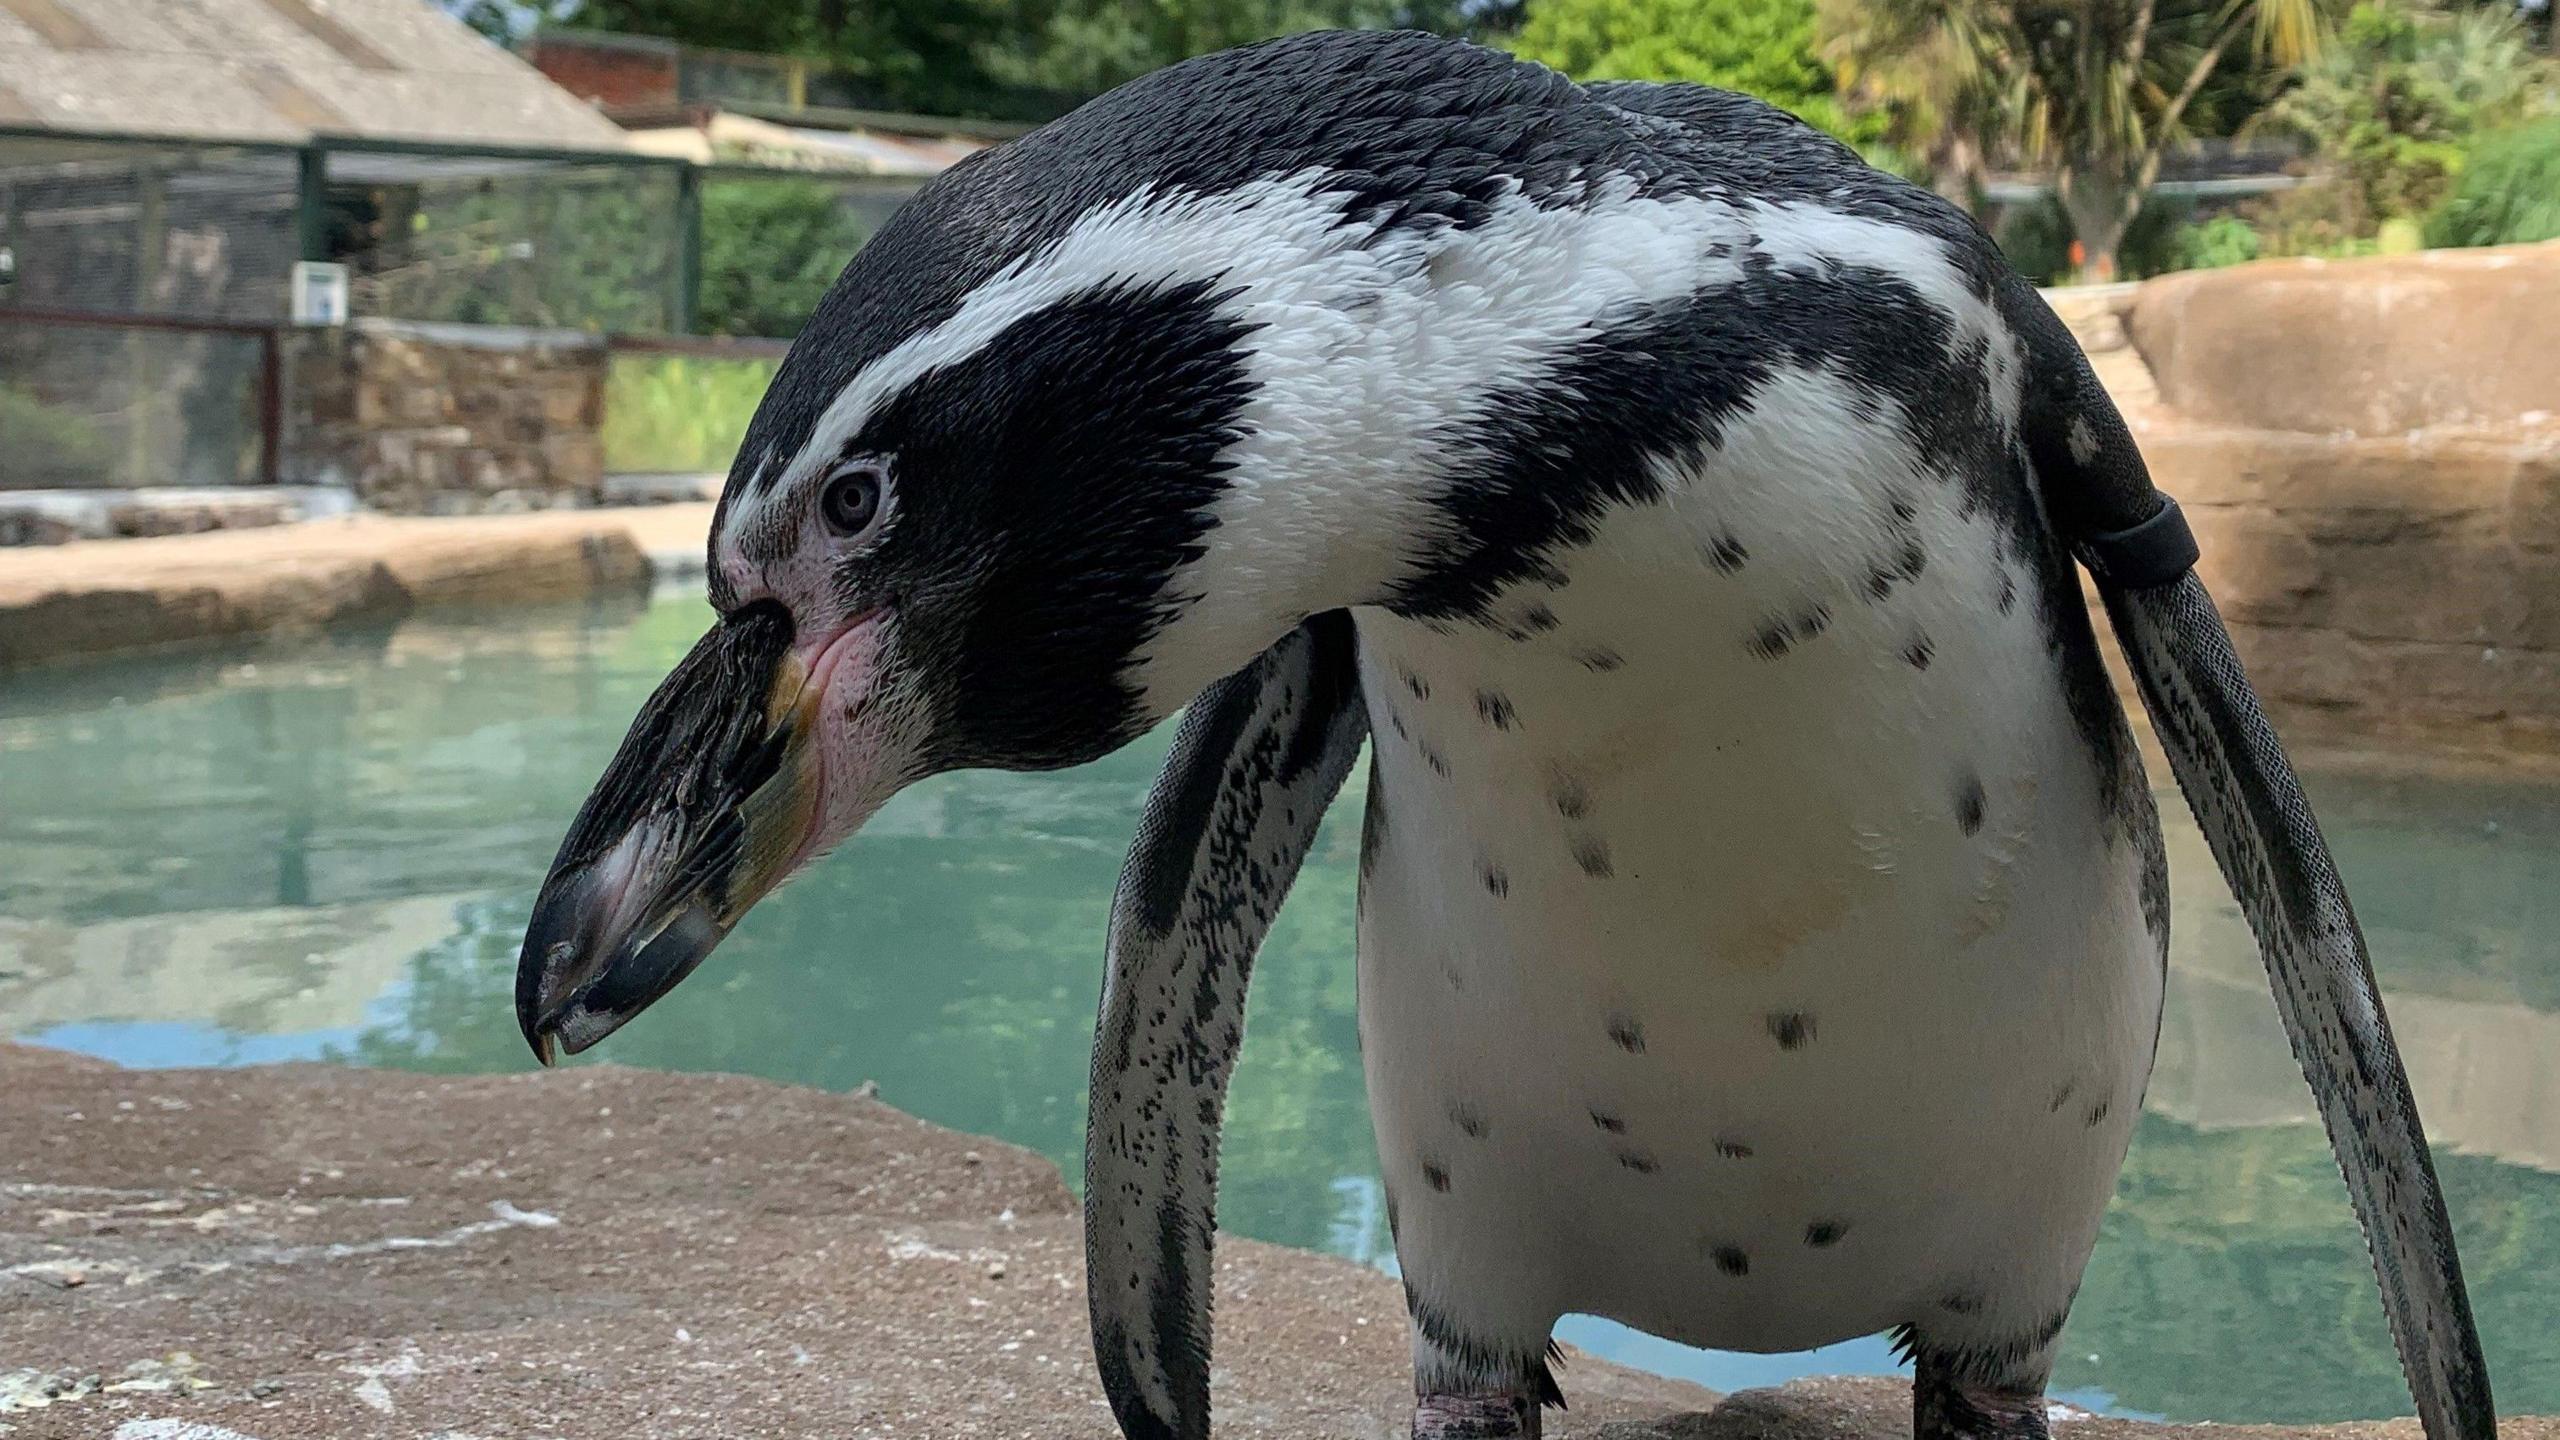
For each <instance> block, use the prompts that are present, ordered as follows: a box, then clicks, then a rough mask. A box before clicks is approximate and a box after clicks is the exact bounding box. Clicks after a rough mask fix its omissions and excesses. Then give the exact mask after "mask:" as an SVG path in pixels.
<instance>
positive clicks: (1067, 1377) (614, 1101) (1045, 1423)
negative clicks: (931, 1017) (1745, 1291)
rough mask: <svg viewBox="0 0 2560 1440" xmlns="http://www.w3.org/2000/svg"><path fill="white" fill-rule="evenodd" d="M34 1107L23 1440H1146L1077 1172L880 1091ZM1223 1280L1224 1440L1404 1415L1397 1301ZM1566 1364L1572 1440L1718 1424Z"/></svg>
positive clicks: (1263, 1266)
mask: <svg viewBox="0 0 2560 1440" xmlns="http://www.w3.org/2000/svg"><path fill="white" fill-rule="evenodd" d="M0 1091H5V1092H6V1093H7V1094H8V1095H9V1096H10V1100H9V1103H8V1104H6V1105H5V1106H0V1427H15V1428H14V1429H7V1428H0V1434H5V1435H7V1436H8V1440H179V1437H184V1440H225V1435H224V1433H221V1432H227V1433H228V1434H236V1435H240V1436H247V1437H252V1440H310V1437H329V1440H394V1437H398V1440H424V1437H431V1436H432V1437H451V1436H464V1435H468V1436H480V1437H486V1440H500V1437H504V1440H531V1437H537V1436H557V1437H561V1440H584V1437H598V1440H603V1437H612V1440H658V1437H667V1440H725V1437H741V1440H745V1437H755V1440H788V1437H801V1436H808V1437H820V1436H823V1437H828V1440H855V1437H871V1436H879V1437H889V1436H896V1437H901V1440H907V1437H932V1436H986V1437H1025V1440H1029V1437H1041V1440H1051V1437H1057V1440H1104V1437H1107V1436H1110V1435H1111V1434H1113V1433H1114V1432H1113V1431H1112V1430H1111V1426H1110V1417H1109V1414H1108V1413H1107V1411H1106V1410H1105V1409H1104V1408H1103V1402H1102V1396H1101V1391H1100V1388H1099V1386H1098V1384H1097V1383H1096V1381H1095V1380H1094V1376H1093V1365H1092V1359H1091V1352H1090V1350H1089V1349H1088V1348H1087V1341H1086V1338H1085V1329H1084V1308H1083V1307H1084V1300H1083V1285H1082V1282H1083V1258H1082V1254H1083V1252H1082V1242H1081V1239H1080V1232H1079V1225H1078V1221H1077V1218H1076V1214H1075V1211H1074V1202H1073V1201H1072V1199H1071V1198H1070V1196H1069V1195H1068V1192H1067V1189H1066V1186H1065V1185H1064V1184H1063V1183H1062V1182H1061V1181H1060V1179H1059V1177H1058V1174H1057V1172H1056V1170H1055V1169H1054V1168H1053V1167H1051V1166H1050V1165H1049V1164H1048V1163H1047V1162H1046V1161H1043V1160H1041V1159H1040V1158H1039V1157H1037V1156H1034V1155H1032V1154H1030V1153H1029V1152H1027V1151H1023V1150H1018V1149H1015V1148H1013V1147H1010V1146H1006V1145H1001V1144H997V1143H995V1142H993V1141H987V1140H979V1139H973V1138H971V1137H969V1136H965V1135H959V1134H955V1133H953V1132H950V1131H946V1130H940V1129H937V1128H935V1127H933V1126H929V1125H926V1124H924V1123H923V1122H921V1121H918V1120H913V1119H910V1118H908V1117H907V1116H905V1115H902V1114H900V1113H899V1112H897V1111H895V1110H892V1109H890V1108H889V1107H888V1106H886V1105H883V1104H880V1103H879V1102H877V1101H874V1100H867V1099H862V1098H858V1097H853V1096H842V1095H830V1094H825V1093H821V1092H818V1091H814V1090H805V1089H797V1088H789V1087H784V1086H779V1085H773V1084H769V1083H766V1082H762V1081H756V1080H746V1079H737V1078H730V1077H716V1076H678V1075H668V1074H659V1073H651V1072H645V1071H636V1070H624V1069H618V1068H614V1067H610V1066H598V1067H580V1068H577V1069H572V1070H566V1071H560V1072H554V1073H548V1074H543V1073H526V1074H522V1075H512V1076H502V1077H470V1078H451V1079H448V1078H428V1077H421V1076H415V1075H406V1074H393V1073H387V1072H376V1071H360V1070H352V1069H341V1068H329V1067H320V1066H286V1067H275V1068H260V1069H247V1070H228V1071H202V1070H199V1071H127V1070H122V1069H118V1068H116V1067H114V1066H111V1065H108V1064H105V1063H103V1062H99V1061H94V1060H87V1059H82V1058H78V1057H74V1056H70V1055H67V1054H63V1053H59V1052H53V1051H44V1050H36V1049H30V1048H25V1047H12V1046H8V1045H5V1044H0ZM1218 1285H1219V1292H1218V1293H1219V1297H1220V1298H1219V1309H1218V1315H1219V1322H1220V1325H1221V1327H1222V1330H1223V1332H1224V1334H1225V1336H1226V1340H1225V1344H1224V1345H1223V1347H1222V1349H1221V1351H1220V1355H1219V1367H1218V1372H1217V1384H1218V1396H1219V1401H1218V1403H1219V1406H1220V1417H1221V1428H1220V1432H1219V1433H1220V1435H1221V1437H1235V1440H1247V1437H1280V1436H1290V1437H1308V1436H1362V1437H1368V1436H1377V1437H1384V1436H1388V1435H1391V1434H1393V1433H1395V1431H1396V1430H1397V1427H1399V1426H1401V1425H1402V1424H1403V1423H1404V1422H1403V1416H1404V1413H1405V1411H1406V1409H1407V1407H1408V1405H1409V1398H1408V1397H1409V1395H1410V1383H1411V1382H1410V1378H1409V1377H1410V1372H1409V1369H1408V1357H1407V1350H1406V1339H1405V1330H1404V1310H1403V1303H1402V1299H1401V1296H1400V1294H1399V1291H1398V1289H1397V1286H1396V1284H1395V1282H1394V1281H1392V1280H1390V1279H1388V1278H1387V1277H1386V1276H1384V1275H1381V1274H1379V1273H1377V1272H1375V1271H1371V1270H1367V1269H1364V1268H1361V1267H1359V1266H1355V1265H1351V1264H1348V1263H1346V1262H1343V1261H1338V1260H1332V1259H1327V1258H1324V1257H1320V1256H1314V1255H1307V1254H1301V1253H1297V1252H1293V1251H1287V1250H1281V1249H1276V1248H1274V1247H1271V1246H1266V1245H1256V1244H1251V1243H1247V1242H1242V1241H1230V1242H1228V1243H1227V1244H1226V1245H1225V1246H1224V1247H1223V1250H1222V1254H1221V1264H1220V1267H1219V1278H1218ZM1565 1375H1566V1384H1567V1387H1568V1388H1569V1390H1570V1391H1571V1392H1572V1395H1573V1398H1574V1402H1575V1404H1574V1410H1573V1423H1571V1424H1569V1425H1567V1426H1566V1427H1565V1429H1564V1432H1563V1433H1565V1434H1567V1435H1587V1434H1589V1433H1590V1427H1591V1426H1593V1425H1596V1424H1598V1423H1600V1422H1603V1421H1607V1420H1613V1419H1629V1418H1635V1417H1641V1416H1646V1415H1658V1414H1663V1413H1667V1412H1673V1411H1679V1410H1684V1409H1691V1408H1695V1407H1697V1406H1700V1405H1703V1404H1705V1403H1708V1400H1709V1397H1708V1396H1707V1395H1706V1394H1705V1392H1702V1391H1699V1390H1697V1389H1695V1388H1693V1387H1690V1386H1686V1385H1682V1384H1678V1383H1676V1382H1672V1381H1667V1380H1661V1379H1656V1378H1654V1377H1650V1376H1644V1375H1638V1374H1635V1373H1633V1372H1628V1371H1623V1370H1618V1369H1616V1368H1614V1367H1611V1366H1608V1365H1603V1364H1601V1363H1599V1362H1597V1361H1592V1360H1587V1359H1582V1358H1579V1357H1577V1358H1576V1359H1574V1360H1573V1361H1572V1362H1571V1363H1570V1364H1569V1366H1568V1368H1567V1370H1566V1372H1565ZM48 1389H50V1390H52V1391H53V1392H55V1395H54V1397H53V1398H52V1400H51V1403H48V1404H44V1405H42V1406H41V1407H37V1408H17V1409H13V1408H12V1406H13V1405H14V1406H29V1405H31V1404H32V1402H33V1401H36V1400H41V1399H45V1398H47V1397H46V1395H45V1393H44V1392H45V1391H46V1390H48ZM12 1396H15V1397H17V1398H16V1399H14V1400H13V1399H12V1398H11V1397H12ZM183 1425H197V1426H208V1425H210V1426H219V1427H221V1432H212V1431H197V1430H186V1429H182V1428H179V1427H180V1426H183ZM128 1427H155V1428H133V1429H128Z"/></svg>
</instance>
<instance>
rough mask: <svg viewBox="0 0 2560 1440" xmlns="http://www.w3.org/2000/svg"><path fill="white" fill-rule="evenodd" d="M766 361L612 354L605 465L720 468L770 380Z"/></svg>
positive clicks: (615, 468) (613, 468) (623, 469)
mask: <svg viewBox="0 0 2560 1440" xmlns="http://www.w3.org/2000/svg"><path fill="white" fill-rule="evenodd" d="M774 364H775V362H774V361H771V360H709V359H703V358H699V357H696V356H691V355H617V356H615V357H614V358H613V368H612V370H611V371H610V372H608V373H607V374H606V376H605V386H604V468H605V469H606V470H607V471H610V472H612V473H615V474H626V473H636V472H646V471H675V472H683V473H702V472H718V471H726V470H727V469H728V468H729V460H730V457H731V456H733V455H735V454H737V453H738V442H739V441H740V440H741V439H743V438H745V436H746V433H747V421H748V419H749V418H751V417H752V416H753V415H754V414H755V413H756V402H757V401H759V400H762V399H763V398H764V391H765V386H767V385H769V384H771V383H772V381H773V368H774Z"/></svg>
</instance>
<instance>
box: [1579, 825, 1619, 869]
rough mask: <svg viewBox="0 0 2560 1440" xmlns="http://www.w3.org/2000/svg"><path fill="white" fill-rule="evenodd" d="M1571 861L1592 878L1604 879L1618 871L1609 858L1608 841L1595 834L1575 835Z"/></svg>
mask: <svg viewBox="0 0 2560 1440" xmlns="http://www.w3.org/2000/svg"><path fill="white" fill-rule="evenodd" d="M1573 863H1574V864H1576V865H1579V866H1581V867H1582V873H1583V874H1585V875H1588V876H1590V877H1591V878H1592V879H1594V880H1606V879H1608V878H1609V877H1610V876H1612V875H1615V874H1617V873H1618V867H1617V866H1616V865H1615V864H1613V863H1611V861H1610V859H1609V842H1608V841H1606V840H1603V839H1601V838H1600V837H1599V836H1597V835H1582V836H1577V837H1576V838H1575V839H1574V842H1573Z"/></svg>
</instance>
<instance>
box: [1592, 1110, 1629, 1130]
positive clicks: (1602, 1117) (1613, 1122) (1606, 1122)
mask: <svg viewBox="0 0 2560 1440" xmlns="http://www.w3.org/2000/svg"><path fill="white" fill-rule="evenodd" d="M1591 1123H1592V1124H1594V1125H1597V1126H1599V1127H1600V1128H1601V1129H1603V1130H1606V1131H1608V1132H1609V1133H1610V1134H1612V1135H1624V1134H1626V1133H1627V1122H1626V1121H1624V1120H1622V1119H1619V1118H1618V1117H1617V1116H1615V1115H1612V1114H1610V1113H1609V1112H1608V1111H1606V1110H1594V1111H1592V1112H1591Z"/></svg>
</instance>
